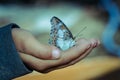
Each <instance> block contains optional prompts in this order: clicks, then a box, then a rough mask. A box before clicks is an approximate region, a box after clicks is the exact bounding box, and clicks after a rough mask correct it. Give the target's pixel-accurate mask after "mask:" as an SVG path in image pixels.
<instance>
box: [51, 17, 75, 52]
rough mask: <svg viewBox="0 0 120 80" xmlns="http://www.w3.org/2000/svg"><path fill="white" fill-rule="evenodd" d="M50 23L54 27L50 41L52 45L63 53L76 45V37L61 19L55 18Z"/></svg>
mask: <svg viewBox="0 0 120 80" xmlns="http://www.w3.org/2000/svg"><path fill="white" fill-rule="evenodd" d="M50 23H51V25H52V26H51V32H50V39H49V44H50V45H54V46H56V47H58V48H59V49H60V50H63V51H64V50H67V49H69V48H71V47H73V46H74V45H75V37H73V35H72V33H71V31H70V30H69V29H68V28H67V26H66V25H65V24H64V23H63V22H62V21H61V20H60V19H59V18H57V17H55V16H53V17H52V19H51V20H50Z"/></svg>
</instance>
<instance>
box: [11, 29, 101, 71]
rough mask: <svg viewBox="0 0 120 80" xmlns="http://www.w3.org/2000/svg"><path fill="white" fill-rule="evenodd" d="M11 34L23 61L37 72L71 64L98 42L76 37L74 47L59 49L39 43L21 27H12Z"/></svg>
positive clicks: (84, 55)
mask: <svg viewBox="0 0 120 80" xmlns="http://www.w3.org/2000/svg"><path fill="white" fill-rule="evenodd" d="M12 36H13V40H14V43H15V45H16V48H17V51H18V52H19V55H20V57H21V59H22V60H23V62H24V63H26V64H27V65H28V66H29V67H30V68H32V69H34V70H36V71H38V72H49V71H52V70H55V69H59V68H64V67H67V66H70V65H73V64H75V63H77V62H78V61H80V60H81V59H83V58H84V57H86V56H87V55H88V54H89V53H90V52H91V51H92V50H93V49H94V48H95V47H97V46H98V45H99V44H100V42H99V41H98V40H95V39H90V40H87V39H78V40H77V41H76V45H75V46H74V47H72V48H70V49H69V50H66V51H60V50H59V49H58V48H56V47H55V46H49V45H44V44H41V43H39V41H37V40H36V39H35V37H34V36H33V35H32V34H31V33H30V32H28V31H25V30H23V29H19V28H13V29H12Z"/></svg>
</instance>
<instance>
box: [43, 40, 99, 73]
mask: <svg viewBox="0 0 120 80" xmlns="http://www.w3.org/2000/svg"><path fill="white" fill-rule="evenodd" d="M91 42H92V45H91V46H90V48H89V49H87V50H86V51H85V52H84V53H83V54H82V55H80V56H79V58H77V59H75V60H73V61H71V62H70V63H68V64H65V65H61V66H57V67H52V68H49V69H47V70H45V71H46V72H50V71H52V70H56V69H61V68H64V67H67V66H70V65H73V64H75V63H77V62H79V61H81V60H82V59H83V58H85V57H86V56H87V55H88V54H89V53H90V52H91V51H92V50H93V49H94V48H95V47H94V44H96V47H97V46H98V45H99V44H100V42H99V41H98V40H94V39H91ZM93 42H94V43H93Z"/></svg>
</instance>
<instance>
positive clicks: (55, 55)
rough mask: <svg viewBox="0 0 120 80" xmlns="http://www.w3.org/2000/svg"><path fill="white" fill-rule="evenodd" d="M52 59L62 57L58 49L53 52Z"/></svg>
mask: <svg viewBox="0 0 120 80" xmlns="http://www.w3.org/2000/svg"><path fill="white" fill-rule="evenodd" d="M52 57H53V59H57V58H59V57H60V51H59V50H58V49H55V50H53V51H52Z"/></svg>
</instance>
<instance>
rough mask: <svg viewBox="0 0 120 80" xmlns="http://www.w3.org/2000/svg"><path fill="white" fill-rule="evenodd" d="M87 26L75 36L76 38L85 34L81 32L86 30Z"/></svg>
mask: <svg viewBox="0 0 120 80" xmlns="http://www.w3.org/2000/svg"><path fill="white" fill-rule="evenodd" d="M86 28H87V27H83V28H82V29H81V30H80V31H79V32H78V33H77V34H76V36H75V37H74V39H76V38H77V37H80V36H83V34H80V33H81V32H82V31H84V30H85V29H86Z"/></svg>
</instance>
